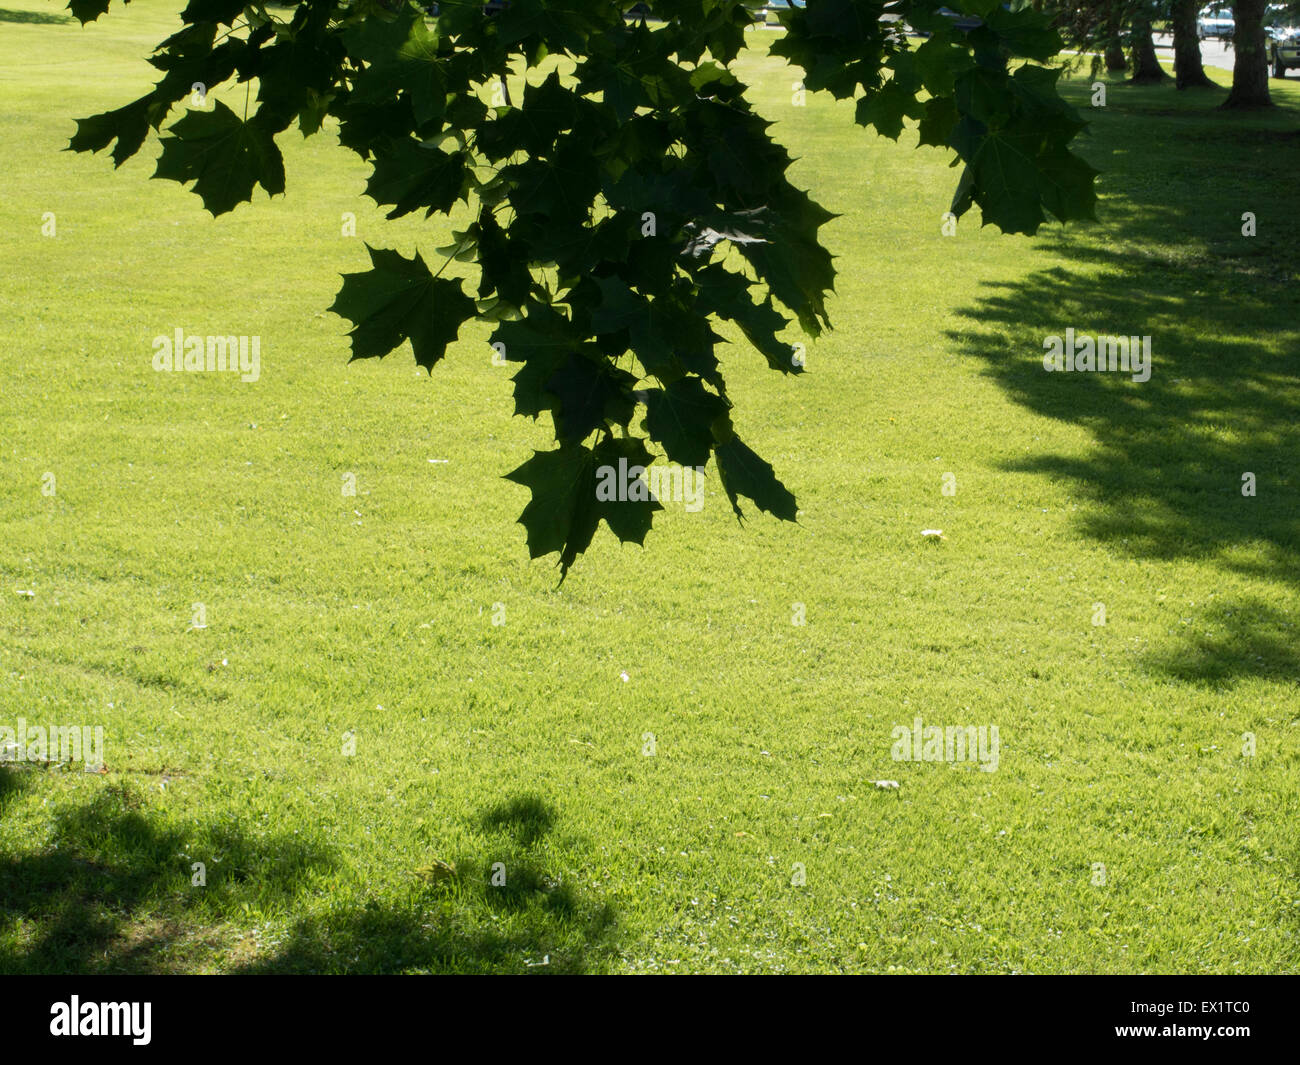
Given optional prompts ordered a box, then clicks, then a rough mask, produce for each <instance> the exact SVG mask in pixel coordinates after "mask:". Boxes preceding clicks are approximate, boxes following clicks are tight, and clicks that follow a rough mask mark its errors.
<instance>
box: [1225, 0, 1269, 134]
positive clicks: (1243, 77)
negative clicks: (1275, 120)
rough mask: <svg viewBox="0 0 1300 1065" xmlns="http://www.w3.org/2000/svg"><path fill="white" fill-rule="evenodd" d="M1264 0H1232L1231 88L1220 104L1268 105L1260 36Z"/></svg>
mask: <svg viewBox="0 0 1300 1065" xmlns="http://www.w3.org/2000/svg"><path fill="white" fill-rule="evenodd" d="M1266 3H1267V0H1234V2H1233V5H1232V15H1233V19H1234V21H1235V22H1236V29H1235V30H1234V31H1233V35H1232V48H1233V52H1234V58H1233V61H1232V92H1230V93H1228V98H1227V100H1225V101H1224V102H1223V106H1224V107H1232V108H1242V109H1245V108H1256V107H1272V106H1273V100H1272V98H1271V97H1270V96H1269V94H1268V47H1267V44H1268V42H1267V40H1266V38H1265V36H1264V7H1265V4H1266Z"/></svg>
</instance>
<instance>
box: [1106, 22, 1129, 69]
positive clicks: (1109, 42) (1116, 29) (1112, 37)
mask: <svg viewBox="0 0 1300 1065" xmlns="http://www.w3.org/2000/svg"><path fill="white" fill-rule="evenodd" d="M1123 25H1124V23H1123V14H1122V12H1121V11H1119V10H1118V9H1116V11H1115V13H1114V14H1113V15H1111V16H1110V18H1108V19H1107V20H1106V72H1107V73H1108V74H1113V73H1115V72H1116V71H1117V70H1127V69H1128V60H1127V59H1125V58H1124V42H1123V41H1121V40H1120V36H1119V35H1120V30H1121V29H1122V28H1123Z"/></svg>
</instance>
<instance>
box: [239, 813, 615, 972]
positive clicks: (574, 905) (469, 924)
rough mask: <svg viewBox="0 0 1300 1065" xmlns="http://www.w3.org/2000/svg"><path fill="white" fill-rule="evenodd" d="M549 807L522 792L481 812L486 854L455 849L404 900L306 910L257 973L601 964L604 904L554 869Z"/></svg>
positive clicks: (594, 967)
mask: <svg viewBox="0 0 1300 1065" xmlns="http://www.w3.org/2000/svg"><path fill="white" fill-rule="evenodd" d="M556 821H557V816H556V813H555V810H554V808H553V807H552V806H551V805H550V804H548V803H546V802H545V801H544V800H542V799H540V798H538V797H537V796H535V795H524V796H520V797H518V798H515V799H512V800H509V801H506V802H503V803H501V804H500V805H497V806H494V807H492V808H491V809H489V810H487V811H485V812H484V813H483V814H482V816H481V817H480V818H479V825H480V827H481V828H482V829H483V830H484V831H486V832H487V833H488V834H489V835H490V836H494V837H495V839H494V840H493V842H492V844H491V847H490V851H489V853H488V855H487V856H485V857H478V856H460V857H458V858H457V859H456V861H455V862H454V863H451V864H452V865H453V866H454V869H455V871H454V873H447V872H442V873H441V875H439V876H437V877H436V878H435V877H427V878H426V880H425V882H424V883H422V884H421V885H420V886H419V887H418V888H417V889H416V891H415V894H414V897H413V898H411V899H410V901H409V902H408V903H406V904H405V905H402V906H400V907H395V908H394V907H381V906H379V905H377V904H374V903H372V904H370V905H368V906H366V907H364V908H362V909H360V910H352V911H339V912H335V913H332V914H327V915H325V916H322V917H317V916H313V917H309V918H304V919H302V920H301V921H299V922H298V924H297V925H296V926H295V927H294V929H293V931H292V932H291V934H290V936H289V937H288V938H287V940H285V941H284V943H283V944H282V945H281V946H280V948H279V949H278V950H277V951H276V952H275V954H274V955H273V956H271V957H268V958H263V959H259V960H258V961H256V962H253V963H250V964H249V965H247V966H245V967H244V968H243V969H242V970H241V971H243V972H256V973H301V972H312V973H393V972H425V973H479V974H488V973H532V974H537V975H541V974H562V973H569V974H573V973H585V972H592V971H599V970H600V969H602V968H603V967H604V965H605V963H606V962H607V961H608V960H609V959H610V958H611V957H612V956H613V954H614V953H615V950H616V945H615V944H616V937H617V933H618V921H617V917H616V915H615V913H614V910H613V909H612V908H611V907H610V906H609V905H608V904H606V903H603V902H600V901H599V900H596V899H592V898H590V897H588V896H586V895H585V894H584V893H583V892H581V891H579V890H578V889H577V888H576V887H575V886H574V885H573V884H572V883H570V882H566V881H565V880H564V879H563V878H562V877H561V876H559V875H558V874H557V873H556V872H555V870H554V869H553V868H551V867H550V866H549V863H548V861H547V858H546V855H545V852H544V847H543V842H544V837H545V836H546V835H547V833H548V832H550V830H551V828H552V827H553V826H554V824H555V823H556Z"/></svg>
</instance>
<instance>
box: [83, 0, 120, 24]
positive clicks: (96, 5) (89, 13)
mask: <svg viewBox="0 0 1300 1065" xmlns="http://www.w3.org/2000/svg"><path fill="white" fill-rule="evenodd" d="M110 2H111V0H69V3H68V10H69V11H71V12H72V14H73V15H74V16H75V17H76V19H77V21H78V22H80V23H81V24H82V25H83V26H84V25H85V24H86V23H87V22H94V21H95V19H97V18H99V16H100V15H102V14H104V12H106V11H107V10H108V5H109V3H110ZM122 2H123V3H124V4H129V3H130V2H131V0H122Z"/></svg>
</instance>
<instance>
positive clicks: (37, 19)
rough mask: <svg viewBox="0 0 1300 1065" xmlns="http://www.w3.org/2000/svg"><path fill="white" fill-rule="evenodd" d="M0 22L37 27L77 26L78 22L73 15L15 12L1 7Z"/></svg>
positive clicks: (45, 12)
mask: <svg viewBox="0 0 1300 1065" xmlns="http://www.w3.org/2000/svg"><path fill="white" fill-rule="evenodd" d="M0 22H19V23H27V24H29V25H36V26H64V25H68V24H71V25H74V26H75V25H76V22H77V20H76V19H75V18H73V17H72V16H71V15H63V14H51V13H50V12H48V11H15V10H13V9H12V8H8V7H0Z"/></svg>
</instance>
